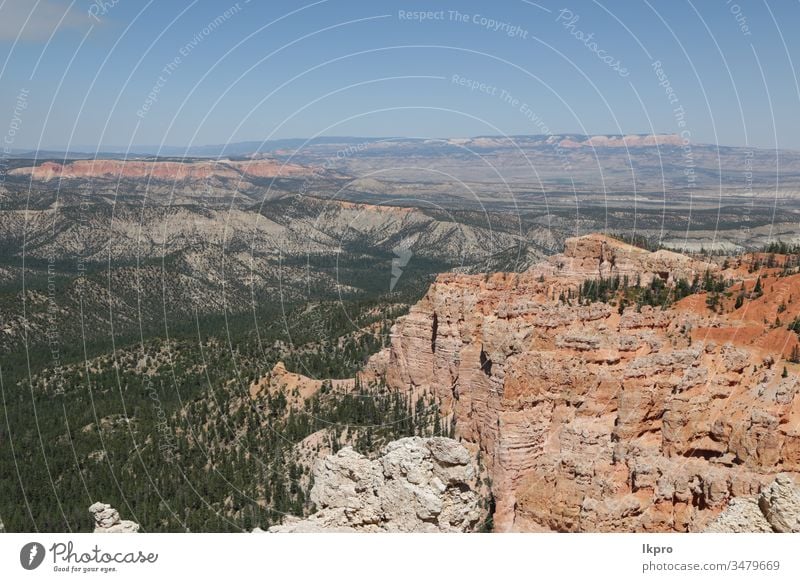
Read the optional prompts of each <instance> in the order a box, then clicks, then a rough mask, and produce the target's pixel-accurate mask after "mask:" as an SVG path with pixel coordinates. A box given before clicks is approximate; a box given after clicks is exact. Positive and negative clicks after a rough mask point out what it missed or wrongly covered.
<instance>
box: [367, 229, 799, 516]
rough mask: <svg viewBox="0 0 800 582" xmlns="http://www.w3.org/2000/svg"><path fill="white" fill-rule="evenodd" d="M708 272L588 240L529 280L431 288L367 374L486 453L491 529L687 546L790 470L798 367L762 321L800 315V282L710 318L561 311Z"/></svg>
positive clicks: (678, 310)
mask: <svg viewBox="0 0 800 582" xmlns="http://www.w3.org/2000/svg"><path fill="white" fill-rule="evenodd" d="M716 269H717V268H716V267H715V266H713V265H709V264H707V263H701V262H698V261H695V260H693V259H691V258H689V257H685V256H682V255H677V254H675V253H668V252H665V251H659V252H656V253H649V252H647V251H643V250H641V249H637V248H634V247H630V246H629V245H625V244H622V243H619V242H616V241H614V240H613V239H609V238H606V237H603V236H599V235H589V236H587V237H581V238H578V239H571V240H569V241H568V242H567V245H566V252H565V253H564V254H563V255H559V256H556V257H552V258H551V259H549V260H548V261H547V263H545V264H542V265H539V266H537V267H534V268H533V269H532V270H531V271H530V272H527V273H522V274H494V275H490V276H483V275H479V276H470V275H455V274H446V275H442V276H440V277H439V278H438V279H437V281H436V282H435V283H434V284H433V286H432V287H431V289H430V290H429V292H428V294H427V295H426V296H425V297H424V298H423V299H422V300H421V301H420V302H419V303H418V304H417V305H416V306H414V307H413V308H412V309H411V311H410V313H409V314H408V315H407V316H406V317H405V318H403V319H401V320H400V321H399V322H398V323H397V324H396V326H395V327H394V329H393V333H392V343H391V348H390V349H388V351H385V352H383V353H381V354H378V355H377V356H376V357H375V358H373V360H372V363H371V364H372V368H373V369H374V370H377V371H378V373H379V374H381V375H383V376H384V377H385V379H386V381H387V382H388V384H389V385H390V386H392V387H394V388H397V389H402V390H406V389H420V388H430V389H431V390H432V391H434V392H435V393H436V394H437V396H438V397H439V399H440V400H441V403H442V409H443V413H444V414H446V415H454V417H455V420H456V436H457V438H461V439H463V440H466V441H471V442H473V443H476V444H478V445H479V446H480V449H481V450H482V452H483V453H484V459H485V462H486V464H487V465H488V467H489V471H490V474H491V479H492V484H491V487H492V491H493V494H494V496H495V500H496V507H497V509H496V515H495V527H496V529H497V530H499V531H509V530H522V531H542V530H554V531H698V530H701V529H703V527H705V525H706V524H707V523H708V522H709V521H710V520H712V519H713V518H714V517H715V516H716V515H717V514H718V513H719V512H720V511H722V509H723V508H724V507H725V506H726V505H727V502H728V501H729V500H730V499H731V498H733V497H739V496H753V495H755V494H757V493H758V492H759V491H760V490H761V488H762V487H763V486H765V484H767V483H769V482H770V481H771V480H772V479H773V478H774V476H775V475H776V474H777V473H779V472H788V473H799V472H800V430H799V429H798V426H799V425H798V420H800V404H798V402H800V399H798V398H797V397H796V394H797V392H798V390H799V389H800V382H799V381H798V374H799V373H800V370H798V368H799V367H798V366H797V365H796V364H791V363H788V362H786V361H783V360H782V358H783V357H784V356H785V355H786V354H788V353H789V352H790V351H791V350H792V348H793V347H794V346H795V345H796V344H797V338H796V336H795V334H794V333H793V332H791V331H788V330H787V329H786V326H785V325H783V326H782V327H780V326H773V325H772V323H771V322H772V321H774V320H775V319H776V317H779V318H782V319H783V321H785V322H789V321H792V319H793V318H794V317H797V316H798V315H800V275H793V276H788V277H781V278H777V277H775V278H773V279H769V278H763V279H762V281H763V283H764V288H765V290H766V291H765V293H764V295H763V296H761V297H760V298H751V299H748V300H747V301H745V302H744V304H743V305H742V306H741V307H739V308H736V309H734V307H733V301H734V299H732V298H728V299H725V301H727V303H724V305H723V307H722V309H721V313H716V312H713V311H711V310H710V309H709V308H708V307H707V306H706V301H705V294H702V293H701V294H697V295H691V296H689V297H687V298H685V299H683V300H681V301H679V302H678V303H676V304H674V305H672V306H671V307H668V308H666V309H663V310H662V309H661V308H658V307H657V308H652V307H649V306H644V307H642V308H641V310H640V311H638V310H637V309H636V308H635V307H628V308H626V309H624V310H623V312H622V313H619V309H618V308H617V307H615V306H612V305H609V304H606V303H593V304H590V305H582V306H578V305H576V302H574V301H573V302H572V303H573V304H572V305H568V304H566V303H565V302H560V301H559V300H558V296H559V294H560V293H561V292H563V291H564V290H566V289H569V288H575V286H576V285H577V284H578V283H579V282H580V281H581V280H583V279H587V278H595V277H597V276H598V275H600V274H602V275H604V276H608V275H614V274H620V275H621V274H638V275H639V276H640V277H641V278H642V280H643V281H649V280H651V279H652V278H654V277H660V278H662V279H665V280H675V279H677V278H687V279H689V280H691V279H692V278H693V277H694V276H695V275H697V276H700V277H702V275H703V273H704V272H705V271H706V270H709V271H713V270H716ZM737 273H738V272H734V271H733V270H730V271H728V272H726V276H731V277H739V278H740V279H745V278H747V275H746V274H742V275H741V276H740V275H739V274H737ZM742 273H744V271H742ZM755 277H756V275H752V276H750V280H749V281H739V282H737V283H734V289H736V288H738V286H741V287H742V289H750V290H752V287H753V284H754V279H755ZM792 290H795V291H796V293H795V294H796V295H797V297H795V298H794V300H793V298H792ZM765 321H767V322H770V323H769V325H766V324H765ZM784 366H786V367H787V373H786V375H784V373H783V369H784Z"/></svg>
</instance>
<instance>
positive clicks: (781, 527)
mask: <svg viewBox="0 0 800 582" xmlns="http://www.w3.org/2000/svg"><path fill="white" fill-rule="evenodd" d="M706 531H707V532H713V533H744V532H752V533H767V532H777V533H800V487H798V486H797V484H796V483H795V482H794V480H793V479H792V478H791V477H790V476H789V475H785V474H781V475H778V476H777V477H776V478H775V481H773V482H772V483H771V484H770V485H769V486H768V487H766V488H765V489H764V490H763V491H762V492H761V494H760V495H759V496H758V497H740V498H736V499H732V500H731V502H730V504H729V505H728V507H727V508H726V509H725V511H723V512H722V513H721V514H720V515H719V517H717V519H715V520H714V521H713V522H712V523H711V524H710V525H709V526H708V528H706Z"/></svg>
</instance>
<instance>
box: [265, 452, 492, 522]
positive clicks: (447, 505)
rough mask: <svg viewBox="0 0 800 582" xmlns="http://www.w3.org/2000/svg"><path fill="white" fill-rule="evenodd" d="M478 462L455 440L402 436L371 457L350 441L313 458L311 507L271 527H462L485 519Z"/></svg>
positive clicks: (485, 512)
mask: <svg viewBox="0 0 800 582" xmlns="http://www.w3.org/2000/svg"><path fill="white" fill-rule="evenodd" d="M480 490H481V482H480V472H479V468H478V463H477V461H476V459H475V457H474V456H473V455H472V454H471V453H470V452H469V450H468V449H467V448H466V447H464V446H463V445H461V444H459V443H458V442H456V441H454V440H451V439H447V438H441V437H434V438H420V437H409V438H404V439H400V440H397V441H393V442H391V443H389V444H388V445H387V446H386V447H385V448H384V450H383V454H382V456H381V457H380V458H378V459H375V460H370V459H368V458H366V457H364V456H362V455H360V454H358V453H357V452H355V451H354V450H353V449H352V448H350V447H345V448H343V449H341V450H340V451H339V452H338V453H337V454H335V455H331V456H329V457H327V458H326V459H323V460H320V461H319V462H318V464H317V466H316V467H315V470H314V487H313V488H312V490H311V500H312V501H313V502H314V504H315V505H316V507H317V512H316V513H314V514H312V515H311V516H309V517H308V518H307V519H303V520H294V521H287V522H285V523H284V524H283V525H280V526H274V527H272V528H270V530H269V531H270V532H316V531H343V532H356V531H361V532H468V531H475V530H476V529H478V528H479V527H480V526H481V525H482V523H483V522H484V520H485V519H486V515H487V509H486V503H485V501H484V499H483V498H482V496H481V494H480Z"/></svg>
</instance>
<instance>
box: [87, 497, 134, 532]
mask: <svg viewBox="0 0 800 582" xmlns="http://www.w3.org/2000/svg"><path fill="white" fill-rule="evenodd" d="M89 513H91V514H92V517H93V518H94V533H137V532H138V531H139V524H138V523H136V522H135V521H130V520H127V519H121V518H120V516H119V511H117V510H116V509H114V508H113V507H111V506H110V505H108V504H107V503H101V502H99V501H98V502H97V503H93V504H92V505H91V507H89Z"/></svg>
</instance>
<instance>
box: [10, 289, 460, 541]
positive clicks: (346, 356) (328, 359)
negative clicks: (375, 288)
mask: <svg viewBox="0 0 800 582" xmlns="http://www.w3.org/2000/svg"><path fill="white" fill-rule="evenodd" d="M429 283H430V279H429V278H426V277H414V278H411V277H409V280H408V283H407V284H406V285H405V286H401V287H400V288H399V289H398V290H397V291H395V292H393V293H391V294H385V295H378V294H377V293H375V294H373V295H372V296H371V297H368V296H363V295H362V296H359V297H352V298H343V299H340V300H337V301H332V300H329V299H326V298H320V300H318V301H312V302H308V303H304V304H298V305H296V306H294V307H292V306H289V307H288V308H287V307H285V306H284V308H283V309H278V308H275V309H263V310H261V311H260V312H259V313H258V314H256V315H257V317H256V318H255V320H256V321H258V322H260V325H258V327H256V326H255V325H254V324H253V321H254V317H253V315H252V314H242V315H237V316H228V317H224V316H218V315H209V316H204V317H202V318H197V319H195V320H194V321H192V320H188V321H186V322H184V323H183V325H180V322H176V325H174V326H172V327H171V328H170V329H169V332H170V333H169V336H168V339H167V338H165V337H163V334H162V336H156V335H153V336H151V337H149V338H147V337H144V338H143V339H142V338H140V339H139V340H138V341H134V340H133V339H131V338H125V337H119V338H116V340H117V341H116V344H115V345H114V346H113V350H111V349H110V348H111V347H110V346H109V345H108V344H109V343H110V342H108V341H107V342H106V343H105V344H104V342H103V341H101V340H99V339H98V340H96V341H95V340H93V341H88V342H85V343H81V342H80V341H78V340H77V338H74V341H70V342H65V341H63V339H62V341H61V342H60V350H59V357H60V360H59V365H58V366H53V365H52V362H53V359H52V352H51V351H50V346H48V345H42V344H41V343H40V344H35V343H32V344H31V345H29V346H28V349H27V350H25V349H22V347H21V346H18V347H19V348H20V349H16V350H14V352H12V353H5V354H3V357H2V365H1V366H0V374H2V376H0V379H1V380H2V397H3V400H2V414H0V444H2V446H0V469H1V470H0V520H2V522H3V523H4V525H5V528H6V530H7V531H12V532H13V531H52V532H60V531H75V532H80V531H91V527H92V525H91V519H90V516H89V514H88V512H87V508H88V506H89V505H90V504H91V503H93V502H95V501H103V502H105V503H110V504H112V505H113V506H114V507H116V508H118V509H119V511H120V513H121V514H122V515H123V517H124V518H126V519H132V520H134V521H137V522H138V523H140V524H141V526H142V531H160V532H182V531H232V532H233V531H243V530H244V531H248V530H250V529H252V528H254V527H256V526H259V527H262V528H266V527H268V526H269V525H271V524H275V523H278V522H280V520H281V519H282V517H283V516H284V515H285V514H293V515H304V514H307V513H308V512H309V511H311V510H313V507H312V506H311V504H310V502H309V500H308V492H309V490H310V488H311V486H312V485H313V481H312V478H311V468H312V467H313V461H314V459H315V458H316V457H317V455H319V454H328V453H330V452H335V451H336V450H337V449H338V448H340V447H341V446H344V445H351V446H354V447H355V448H356V449H357V450H359V451H361V452H363V453H366V454H368V453H373V452H377V450H378V449H379V448H380V447H381V446H382V445H383V444H385V443H386V442H388V441H389V440H393V439H396V438H400V437H402V436H410V435H415V434H418V435H432V434H447V432H448V431H449V430H450V427H449V426H444V425H443V423H441V421H440V419H439V414H438V409H437V407H436V403H435V402H434V401H433V400H432V398H431V397H430V396H428V395H420V396H419V397H416V398H414V399H413V401H412V399H410V398H409V397H406V396H401V395H398V394H396V393H392V392H390V391H388V390H387V389H386V388H385V387H383V386H381V385H378V384H371V385H360V384H357V385H356V386H355V388H354V389H352V390H349V391H340V390H336V389H334V388H333V386H332V385H331V384H330V383H329V382H327V383H324V384H323V386H322V388H321V389H320V390H319V392H318V393H317V394H315V395H314V396H313V397H312V398H310V399H307V400H306V401H305V402H304V403H303V405H302V406H300V407H297V406H292V405H290V401H291V396H292V395H291V394H286V393H284V391H283V390H278V391H275V392H274V393H270V394H268V395H267V396H265V397H263V398H260V399H258V400H253V399H252V398H250V396H249V394H248V387H249V386H250V384H251V383H252V382H253V381H255V380H256V379H258V378H261V377H263V376H264V375H265V374H268V373H269V371H270V370H271V369H272V368H273V366H274V365H275V364H276V363H277V362H279V361H283V362H284V363H285V365H286V368H287V369H288V370H290V371H293V372H297V373H300V374H304V375H307V376H309V377H312V378H346V377H352V376H353V375H354V373H355V371H356V370H358V369H359V368H360V367H361V366H362V365H363V363H364V362H365V361H366V359H367V358H368V357H369V355H370V354H372V353H374V352H376V351H377V350H379V349H380V348H381V347H383V346H384V345H386V344H387V342H388V336H389V329H390V327H391V324H392V322H393V321H394V319H395V318H396V317H398V316H399V315H402V314H403V313H405V311H406V310H407V308H408V306H409V305H410V304H411V303H412V302H413V301H416V300H417V299H418V298H419V296H420V295H421V293H422V292H424V290H425V289H426V288H427V285H428V284H429ZM76 329H80V326H79V325H76ZM445 424H446V423H445ZM304 439H309V444H308V446H303V447H297V446H296V445H297V444H298V443H301V442H303V441H304Z"/></svg>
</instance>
